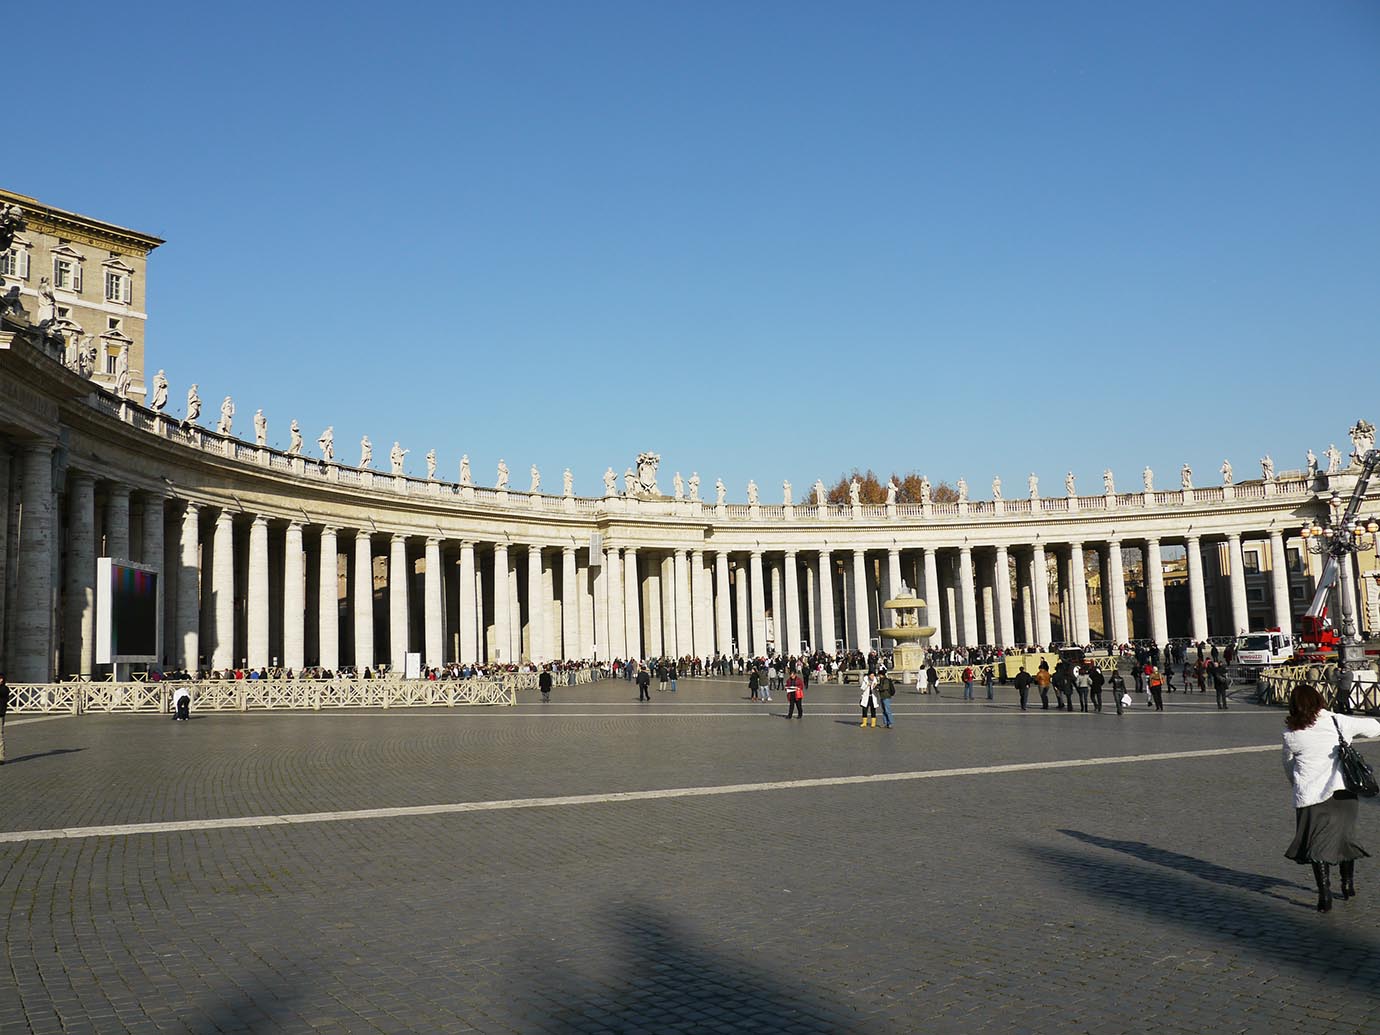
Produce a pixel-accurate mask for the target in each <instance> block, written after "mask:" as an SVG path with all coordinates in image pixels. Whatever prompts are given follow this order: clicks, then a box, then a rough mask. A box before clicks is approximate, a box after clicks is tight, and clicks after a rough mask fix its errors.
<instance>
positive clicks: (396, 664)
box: [388, 532, 412, 675]
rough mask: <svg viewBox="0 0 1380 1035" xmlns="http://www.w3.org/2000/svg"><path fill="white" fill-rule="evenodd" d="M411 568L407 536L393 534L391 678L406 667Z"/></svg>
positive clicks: (390, 563) (390, 564)
mask: <svg viewBox="0 0 1380 1035" xmlns="http://www.w3.org/2000/svg"><path fill="white" fill-rule="evenodd" d="M410 567H411V565H410V564H408V562H407V536H405V535H403V534H402V533H401V532H394V533H393V538H392V539H390V540H389V548H388V665H389V672H390V673H392V674H393V675H401V674H402V673H403V672H404V671H405V666H406V665H407V648H408V631H409V630H408V606H407V605H408V583H409V582H410V581H411V579H410V578H409V576H410V575H411V574H412V572H411V571H409V568H410Z"/></svg>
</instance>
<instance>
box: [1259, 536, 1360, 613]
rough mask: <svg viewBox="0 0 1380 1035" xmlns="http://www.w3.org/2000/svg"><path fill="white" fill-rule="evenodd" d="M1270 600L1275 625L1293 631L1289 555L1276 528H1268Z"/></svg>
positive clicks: (1282, 537)
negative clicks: (1272, 606)
mask: <svg viewBox="0 0 1380 1035" xmlns="http://www.w3.org/2000/svg"><path fill="white" fill-rule="evenodd" d="M1270 601H1271V603H1272V604H1273V605H1274V615H1275V625H1277V626H1279V628H1280V630H1281V631H1283V632H1286V633H1288V632H1293V629H1294V609H1293V606H1292V605H1291V603H1290V600H1289V555H1288V553H1286V552H1285V549H1284V533H1283V532H1281V531H1279V530H1278V529H1271V530H1270ZM1358 627H1359V626H1358Z"/></svg>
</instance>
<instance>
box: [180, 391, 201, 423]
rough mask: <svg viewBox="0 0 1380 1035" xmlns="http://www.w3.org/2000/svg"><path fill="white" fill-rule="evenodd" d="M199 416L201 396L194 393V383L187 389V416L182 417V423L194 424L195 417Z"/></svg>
mask: <svg viewBox="0 0 1380 1035" xmlns="http://www.w3.org/2000/svg"><path fill="white" fill-rule="evenodd" d="M200 416H201V396H199V395H197V394H196V385H192V387H191V388H188V389H187V416H186V417H185V418H183V421H182V423H183V424H195V423H196V421H197V418H198V417H200Z"/></svg>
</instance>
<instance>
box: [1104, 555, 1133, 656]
mask: <svg viewBox="0 0 1380 1035" xmlns="http://www.w3.org/2000/svg"><path fill="white" fill-rule="evenodd" d="M1107 594H1108V596H1109V597H1110V599H1111V603H1110V605H1109V606H1110V607H1111V614H1112V629H1111V634H1110V635H1111V638H1112V640H1113V641H1114V642H1115V643H1116V645H1117V646H1120V645H1121V644H1123V643H1128V642H1130V639H1131V631H1130V629H1129V628H1128V627H1127V624H1126V572H1125V569H1124V568H1123V567H1122V564H1121V541H1120V540H1117V539H1113V540H1111V541H1110V542H1108V543H1107Z"/></svg>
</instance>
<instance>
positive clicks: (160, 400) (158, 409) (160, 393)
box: [149, 370, 168, 413]
mask: <svg viewBox="0 0 1380 1035" xmlns="http://www.w3.org/2000/svg"><path fill="white" fill-rule="evenodd" d="M167 405H168V378H167V375H165V374H164V373H163V371H161V370H160V371H158V373H156V374H154V375H153V398H152V399H150V400H149V409H151V410H153V411H154V412H155V413H162V412H163V407H165V406H167Z"/></svg>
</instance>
